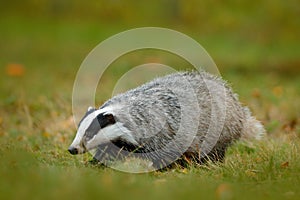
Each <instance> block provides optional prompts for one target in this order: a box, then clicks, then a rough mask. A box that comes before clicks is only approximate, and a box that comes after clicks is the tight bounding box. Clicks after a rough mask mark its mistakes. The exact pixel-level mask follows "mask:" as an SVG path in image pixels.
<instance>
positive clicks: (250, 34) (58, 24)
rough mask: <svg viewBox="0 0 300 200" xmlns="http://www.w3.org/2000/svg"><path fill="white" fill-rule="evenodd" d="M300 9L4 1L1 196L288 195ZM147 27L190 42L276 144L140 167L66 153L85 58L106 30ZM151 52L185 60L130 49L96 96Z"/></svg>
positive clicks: (293, 3)
mask: <svg viewBox="0 0 300 200" xmlns="http://www.w3.org/2000/svg"><path fill="white" fill-rule="evenodd" d="M299 13H300V4H299V1H297V0H287V1H281V0H263V1H257V0H253V1H231V0H230V1H226V2H224V1H220V0H212V1H205V2H204V1H196V0H190V1H184V0H160V1H159V0H152V1H134V0H128V1H121V0H107V1H104V0H90V1H86V2H85V1H80V0H24V1H18V0H10V1H1V6H0V167H1V168H0V177H1V178H0V197H6V198H11V199H20V198H24V199H26V198H30V199H40V198H43V199H47V198H48V199H52V198H73V199H76V198H78V199H79V198H80V199H81V198H84V197H90V198H96V197H101V198H108V197H111V198H114V199H118V198H120V197H124V196H125V195H126V196H128V197H129V196H131V197H132V198H133V199H139V198H143V199H152V198H172V199H176V198H178V199H180V198H186V197H187V196H191V197H199V198H200V197H204V198H217V199H224V198H225V199H226V198H227V199H237V198H238V197H239V198H240V195H241V196H243V195H244V196H243V197H244V198H246V197H247V196H245V194H247V195H248V198H251V197H256V198H262V199H265V198H276V197H277V198H290V199H293V198H295V199H296V198H297V195H298V194H299V192H298V193H297V189H296V186H297V185H299V183H300V182H299V181H300V180H299V178H297V177H300V175H299V163H300V161H299V160H300V159H299V157H297V156H296V155H297V152H298V150H297V148H296V147H298V146H299V137H300V126H299V123H300V103H299V102H300V97H299V94H300V79H299V74H300V37H299V35H300V18H299ZM144 26H146V27H148V26H158V27H165V28H170V29H174V30H177V31H180V32H182V33H185V34H187V35H189V36H191V37H192V38H194V39H195V40H196V41H198V42H199V43H200V44H201V45H202V46H203V47H204V48H205V49H206V50H207V52H208V53H209V54H210V55H211V57H212V58H213V59H214V61H215V62H216V64H217V66H218V67H219V70H220V72H221V74H222V76H223V77H224V79H226V80H228V81H229V83H231V84H232V86H233V88H234V90H235V91H236V92H237V93H238V94H239V95H240V99H241V101H242V102H243V103H244V104H247V105H249V107H250V108H251V110H252V111H253V113H254V115H255V116H257V117H258V119H259V120H261V121H262V122H263V124H264V125H265V127H266V129H267V131H268V139H270V140H271V139H272V140H275V141H277V142H278V141H279V142H282V143H284V146H283V147H278V148H275V147H274V146H273V145H271V144H269V143H267V144H263V145H261V146H262V147H265V149H263V150H262V152H263V154H262V155H261V154H260V153H258V154H254V155H252V154H250V155H248V154H247V153H245V152H244V150H243V148H241V149H240V148H236V149H234V150H233V153H231V154H229V155H228V157H229V158H228V160H229V161H228V162H225V164H224V166H222V165H221V166H209V167H207V168H204V169H203V168H201V169H194V168H192V169H190V170H188V171H185V169H183V170H182V169H176V170H175V171H174V170H173V171H168V172H164V173H159V172H158V173H154V174H147V175H138V176H137V175H127V174H121V173H118V172H115V171H113V170H110V169H99V168H95V167H92V166H89V165H88V166H86V162H87V160H88V159H89V156H83V157H72V156H71V155H69V154H68V153H67V151H66V148H67V147H68V145H69V144H70V142H71V140H72V139H73V137H74V134H75V131H76V126H75V124H74V123H73V120H72V110H71V109H72V107H71V106H72V105H71V103H72V101H71V100H72V99H71V95H72V87H73V82H74V79H75V76H76V72H77V70H78V69H79V66H80V64H81V62H82V61H83V60H84V58H85V57H86V56H87V54H88V53H89V52H90V51H91V50H92V49H93V48H94V47H95V46H96V45H97V44H99V43H100V42H101V41H103V40H105V39H106V38H108V37H110V36H112V35H114V34H117V33H119V32H122V31H125V30H128V29H131V28H137V27H144ZM147 62H159V63H163V64H168V65H171V66H174V67H175V68H177V69H184V68H185V67H188V66H186V63H185V62H183V61H182V60H180V59H179V58H178V57H174V56H172V55H169V54H167V53H162V52H156V51H154V50H153V51H152V50H145V51H141V52H133V53H130V54H128V55H126V56H123V57H121V58H120V59H118V60H117V61H116V62H114V63H113V64H112V66H111V67H110V68H109V69H108V70H107V71H106V72H105V74H104V76H103V77H102V80H101V81H102V82H101V83H102V84H101V85H99V87H98V89H97V98H96V104H97V105H101V103H103V102H104V101H105V100H106V99H108V98H110V95H111V91H112V89H113V87H114V84H115V82H116V81H117V79H118V78H120V76H122V74H123V73H124V72H126V71H127V70H129V69H130V68H132V67H133V66H136V65H137V64H143V63H147ZM275 143H276V142H275ZM275 146H276V145H275ZM279 146H280V145H279ZM246 152H248V150H247V151H246ZM247 160H249V163H247ZM245 163H246V164H245ZM252 163H254V164H252ZM284 163H288V164H284ZM289 163H290V164H289ZM286 165H287V166H289V167H288V169H287V170H285V171H283V168H285V167H282V166H286ZM237 168H239V169H237ZM257 168H258V169H260V170H261V171H259V170H258V171H259V172H260V173H257V170H256V169H257ZM249 170H250V171H249ZM255 170H256V171H255ZM261 172H262V173H261ZM91 185H92V186H91ZM90 186H91V187H90ZM260 186H261V187H260ZM199 188H201V189H199ZM161 190H162V191H161ZM95 191H97V192H95ZM152 191H153V192H152ZM220 191H221V192H220ZM224 191H225V193H224ZM245 191H246V192H245ZM223 193H224V195H225V197H224V195H223ZM227 193H229V194H227ZM145 194H146V195H145ZM256 194H257V195H258V196H256ZM133 196H135V197H133Z"/></svg>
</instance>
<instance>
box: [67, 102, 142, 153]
mask: <svg viewBox="0 0 300 200" xmlns="http://www.w3.org/2000/svg"><path fill="white" fill-rule="evenodd" d="M116 140H122V141H125V142H128V143H130V144H134V145H138V143H137V141H136V140H135V139H134V137H133V135H132V133H131V131H130V130H128V129H127V128H126V127H124V125H123V123H122V122H120V121H119V119H118V118H117V116H116V115H115V112H114V110H113V109H112V108H111V107H104V108H101V109H95V108H92V107H89V108H88V110H87V112H86V114H85V115H84V117H83V118H82V119H81V121H80V122H79V125H78V130H77V133H76V136H75V139H74V140H73V142H72V144H71V145H70V147H69V149H68V151H69V152H70V153H71V154H82V153H85V152H87V151H89V150H92V149H95V148H97V147H98V146H100V145H102V144H106V143H109V142H112V141H116Z"/></svg>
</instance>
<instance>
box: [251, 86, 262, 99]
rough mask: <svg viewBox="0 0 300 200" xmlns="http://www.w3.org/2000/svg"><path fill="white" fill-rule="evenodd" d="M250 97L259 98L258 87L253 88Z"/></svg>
mask: <svg viewBox="0 0 300 200" xmlns="http://www.w3.org/2000/svg"><path fill="white" fill-rule="evenodd" d="M252 97H254V98H260V97H261V92H260V90H259V89H257V88H256V89H254V90H253V91H252Z"/></svg>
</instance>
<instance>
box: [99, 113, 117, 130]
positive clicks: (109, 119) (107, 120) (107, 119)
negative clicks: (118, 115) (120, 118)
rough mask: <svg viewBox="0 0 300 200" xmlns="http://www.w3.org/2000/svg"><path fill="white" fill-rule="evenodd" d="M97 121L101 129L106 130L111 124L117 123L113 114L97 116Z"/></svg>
mask: <svg viewBox="0 0 300 200" xmlns="http://www.w3.org/2000/svg"><path fill="white" fill-rule="evenodd" d="M97 120H98V122H99V124H100V127H101V128H104V127H106V126H108V125H110V124H114V123H116V121H115V118H114V116H113V115H112V114H105V115H103V114H99V115H98V116H97Z"/></svg>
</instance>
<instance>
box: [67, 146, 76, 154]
mask: <svg viewBox="0 0 300 200" xmlns="http://www.w3.org/2000/svg"><path fill="white" fill-rule="evenodd" d="M68 151H69V152H70V154H72V155H75V154H78V149H77V148H74V147H69V149H68Z"/></svg>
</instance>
